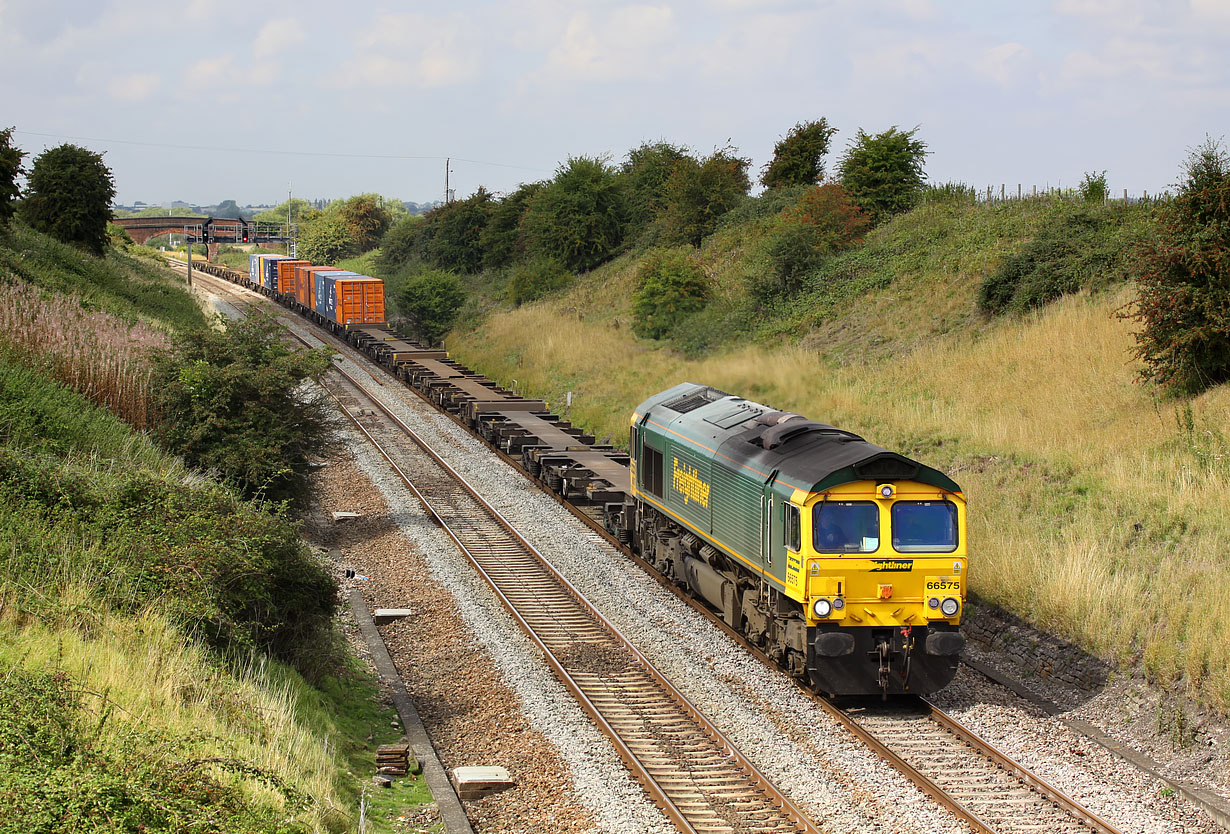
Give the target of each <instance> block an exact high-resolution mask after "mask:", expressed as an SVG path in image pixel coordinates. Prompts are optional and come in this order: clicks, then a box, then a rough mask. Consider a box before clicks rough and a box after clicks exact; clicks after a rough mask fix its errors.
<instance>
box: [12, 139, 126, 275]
mask: <svg viewBox="0 0 1230 834" xmlns="http://www.w3.org/2000/svg"><path fill="white" fill-rule="evenodd" d="M114 199H115V180H114V179H113V178H112V176H111V169H109V168H108V167H107V166H106V165H105V164H104V163H103V158H102V154H99V153H94V152H93V151H90V150H87V149H86V148H79V147H77V146H76V145H68V144H65V145H60V146H59V147H56V148H50V149H48V150H45V151H43V152H42V153H41V154H39V155H38V156H37V157H35V159H34V165H33V167H32V168H31V169H30V182H29V185H28V187H27V192H26V199H25V200H23V201H22V203H21V215H22V218H23V219H24V220H25V221H26V222H27V223H29V224H30V226H31V227H32V228H34V229H36V230H38V231H40V232H45V233H47V234H49V235H51V236H52V237H54V238H57V239H58V240H61V241H63V242H64V243H70V244H73V245H76V246H81V247H83V248H84V249H86V250H88V251H90V252H93V253H94V254H96V255H101V254H102V253H103V250H105V249H106V247H107V222H108V221H109V220H110V219H111V201H112V200H114Z"/></svg>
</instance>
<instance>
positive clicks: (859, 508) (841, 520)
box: [813, 501, 880, 553]
mask: <svg viewBox="0 0 1230 834" xmlns="http://www.w3.org/2000/svg"><path fill="white" fill-rule="evenodd" d="M813 515H814V521H813V526H814V528H815V530H814V537H815V545H816V550H817V551H819V552H820V553H871V552H872V551H874V550H876V549H877V548H879V546H880V508H879V507H877V506H876V505H875V504H874V503H873V502H871V501H824V502H822V503H819V504H817V505H816V507H815V510H814V511H813Z"/></svg>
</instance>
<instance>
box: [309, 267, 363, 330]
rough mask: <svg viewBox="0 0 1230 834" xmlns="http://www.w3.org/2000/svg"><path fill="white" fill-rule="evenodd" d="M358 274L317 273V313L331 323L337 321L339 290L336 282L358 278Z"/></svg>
mask: <svg viewBox="0 0 1230 834" xmlns="http://www.w3.org/2000/svg"><path fill="white" fill-rule="evenodd" d="M358 277H359V273H357V272H317V273H316V312H317V313H319V314H320V315H321V316H323V317H324V318H326V319H328V320H329V321H332V322H336V321H337V288H336V286H335V285H334V283H333V282H334V281H336V280H337V279H338V278H358Z"/></svg>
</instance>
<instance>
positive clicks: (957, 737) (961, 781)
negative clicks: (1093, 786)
mask: <svg viewBox="0 0 1230 834" xmlns="http://www.w3.org/2000/svg"><path fill="white" fill-rule="evenodd" d="M822 703H823V705H824V707H825V709H826V711H828V712H829V714H830V715H832V716H833V717H834V718H836V719H837V720H838V721H839V722H840V723H841V724H842V725H843V726H844V727H846V728H847V729H848V730H850V732H852V733H853V734H854V735H855V736H857V737H858V738H859V739H860V740H862V741H863V742H864V743H865V744H867V745H868V746H869V747H871V748H872V749H873V750H875V751H876V752H877V753H879V754H880V755H881V756H882V757H884V758H885V759H887V760H888V761H889V762H890V763H892V764H893V766H894V767H896V768H897V769H898V770H900V771H901V772H902V773H903V774H905V775H906V777H907V778H909V779H910V781H911V782H913V783H914V784H915V785H916V786H917V787H918V788H919V789H920V790H922V791H923V792H924V793H926V794H928V795H930V796H931V797H932V798H933V799H935V800H936V801H937V802H939V803H940V804H941V805H943V806H944V807H946V808H948V809H949V810H950V811H952V812H953V814H955V815H956V816H957V817H959V818H960V819H963V820H965V821H966V822H967V823H968V824H969V825H970V827H971V828H972V829H973V830H974V831H977V832H985V834H1043V833H1044V832H1045V833H1046V834H1065V832H1066V833H1067V834H1088V832H1090V831H1094V832H1098V834H1117V829H1115V828H1114V827H1113V826H1111V825H1110V824H1108V823H1107V822H1106V821H1104V820H1102V819H1101V818H1100V817H1098V816H1097V815H1096V814H1093V813H1092V812H1090V811H1089V810H1087V809H1085V808H1084V807H1083V806H1081V805H1080V803H1078V802H1076V801H1075V800H1073V799H1071V798H1070V797H1068V796H1066V795H1065V794H1064V793H1063V792H1061V791H1059V790H1057V789H1056V788H1054V787H1052V786H1051V785H1049V784H1048V783H1047V782H1045V781H1044V780H1043V779H1041V778H1040V777H1038V776H1037V775H1035V774H1033V773H1031V772H1030V771H1029V770H1028V769H1026V768H1024V767H1022V766H1021V765H1019V764H1017V763H1016V762H1014V761H1013V760H1012V759H1010V758H1009V757H1008V756H1006V755H1004V754H1003V753H1001V752H1000V751H998V750H996V749H995V748H994V747H993V746H992V745H990V744H988V743H987V742H986V741H984V740H983V739H981V738H979V737H978V736H977V735H976V734H975V733H974V732H972V731H971V730H969V729H967V728H965V727H964V726H962V725H961V724H960V723H959V722H957V721H956V720H954V719H953V718H952V717H951V716H949V715H947V714H946V713H945V712H943V711H942V710H941V709H939V708H938V707H936V706H934V705H933V704H931V703H929V702H928V701H927V700H926V699H924V698H920V699H918V706H917V709H910V707H909V706H906V705H900V704H899V705H892V706H888V705H884V704H881V703H875V704H874V705H867V706H856V707H848V708H846V709H839V708H838V707H836V706H835V705H834V704H832V703H830V702H828V701H823V700H822Z"/></svg>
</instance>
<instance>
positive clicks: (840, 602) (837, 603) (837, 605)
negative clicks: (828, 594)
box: [833, 597, 846, 611]
mask: <svg viewBox="0 0 1230 834" xmlns="http://www.w3.org/2000/svg"><path fill="white" fill-rule="evenodd" d="M845 607H846V601H845V600H844V599H842V598H841V597H838V598H837V599H835V600H833V608H834V609H835V610H837V611H840V610H841V609H843V608H845Z"/></svg>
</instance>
